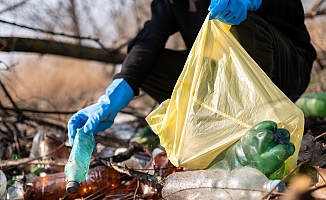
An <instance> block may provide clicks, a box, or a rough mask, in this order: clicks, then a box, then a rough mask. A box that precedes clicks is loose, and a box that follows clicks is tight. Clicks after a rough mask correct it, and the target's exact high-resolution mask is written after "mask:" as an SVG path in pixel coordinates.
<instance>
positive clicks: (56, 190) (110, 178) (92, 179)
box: [24, 165, 121, 200]
mask: <svg viewBox="0 0 326 200" xmlns="http://www.w3.org/2000/svg"><path fill="white" fill-rule="evenodd" d="M66 183H67V182H66V176H65V174H64V172H60V173H55V174H48V175H46V176H45V177H36V178H34V179H32V180H30V181H28V182H27V183H26V184H25V188H26V191H25V194H24V199H25V200H53V199H66V200H71V199H78V198H85V197H87V196H90V195H92V194H95V193H96V196H98V197H99V196H100V195H104V194H105V193H106V192H108V191H112V190H113V189H114V188H116V187H118V186H119V185H120V184H121V179H120V174H119V173H118V172H117V171H115V170H114V169H113V168H110V167H107V166H102V165H100V166H97V167H94V168H91V169H90V170H89V172H88V175H87V177H86V180H85V181H83V182H81V183H80V188H79V190H78V192H77V193H75V194H70V193H67V192H66Z"/></svg>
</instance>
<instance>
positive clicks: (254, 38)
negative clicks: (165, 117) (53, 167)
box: [68, 0, 316, 145]
mask: <svg viewBox="0 0 326 200" xmlns="http://www.w3.org/2000/svg"><path fill="white" fill-rule="evenodd" d="M151 13H152V16H151V19H150V20H148V21H147V22H145V24H144V27H143V28H142V30H141V31H140V32H139V33H138V34H137V36H136V37H135V38H134V39H133V40H132V41H131V42H130V44H129V45H128V50H127V57H126V59H125V60H124V62H123V64H122V69H121V72H120V73H118V74H116V75H115V76H114V79H113V81H112V83H111V84H110V85H109V86H108V87H107V89H106V91H105V94H104V95H102V96H101V97H100V98H99V99H98V101H97V102H96V103H94V104H92V105H90V106H88V107H85V108H83V109H81V110H79V111H78V112H77V113H75V114H74V115H73V116H72V117H71V118H70V120H69V122H68V138H69V143H70V144H71V145H73V141H74V137H75V135H76V129H78V128H83V129H84V131H85V132H86V133H87V132H93V134H94V135H96V134H97V133H98V132H100V131H103V130H105V129H107V128H109V127H110V126H111V125H112V124H113V123H114V119H115V117H116V115H117V113H118V112H119V111H120V110H121V109H123V108H124V107H126V106H127V105H128V104H129V102H130V101H131V100H132V98H133V97H134V96H137V95H138V94H139V89H140V88H141V89H142V90H143V91H145V92H146V93H147V94H149V95H150V96H151V97H152V98H153V99H155V100H156V101H157V102H159V103H160V102H163V101H164V100H166V99H168V98H170V96H171V94H172V91H173V88H174V85H175V83H176V82H177V79H178V77H179V75H180V73H181V71H182V69H183V66H184V64H185V61H186V59H187V55H188V53H189V52H190V49H191V48H192V45H193V43H194V41H195V39H196V37H197V34H198V32H199V30H200V28H201V26H202V24H203V22H204V20H205V18H206V17H207V16H208V14H209V18H210V20H216V19H218V20H220V21H222V22H224V23H226V24H230V25H232V26H231V29H230V31H231V33H232V34H233V35H234V36H235V38H236V39H237V40H238V41H239V43H240V44H241V45H242V46H243V47H244V49H245V50H246V51H247V52H248V53H249V55H250V56H251V57H252V58H253V59H254V60H255V61H256V63H257V64H258V65H259V66H260V67H261V68H262V69H263V70H264V71H265V73H266V74H267V75H268V76H269V77H270V78H271V80H272V81H273V82H274V83H275V85H276V86H277V87H279V88H280V89H281V90H282V91H283V93H284V94H286V95H287V96H288V97H289V98H290V99H291V100H292V101H295V100H296V99H297V98H298V97H299V96H300V95H301V94H302V93H303V92H304V91H305V89H306V87H307V86H308V84H309V81H310V72H311V68H312V64H313V61H314V60H315V58H316V51H315V49H314V47H313V46H312V45H311V43H310V36H309V33H308V31H307V29H306V26H305V23H304V10H303V5H302V2H301V1H300V0H211V1H210V0H153V1H152V3H151ZM176 32H180V34H181V36H182V38H183V40H184V43H185V46H186V50H184V51H173V50H169V49H166V48H165V45H166V42H167V40H168V38H169V37H170V36H171V35H172V34H174V33H176Z"/></svg>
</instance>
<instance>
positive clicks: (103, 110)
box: [68, 0, 176, 145]
mask: <svg viewBox="0 0 326 200" xmlns="http://www.w3.org/2000/svg"><path fill="white" fill-rule="evenodd" d="M170 6H171V5H170V4H169V3H167V2H166V1H160V0H154V1H153V3H152V7H151V8H152V18H151V20H150V21H148V22H146V23H145V25H144V28H143V29H142V30H141V31H140V32H139V34H138V35H137V36H136V37H135V39H134V40H133V41H132V42H131V43H130V45H129V48H128V55H127V58H126V59H125V61H124V63H123V67H122V71H121V73H119V74H117V75H116V76H115V77H114V79H113V81H112V83H111V84H110V85H109V86H108V87H107V89H106V92H105V94H103V95H102V96H101V97H100V98H99V99H98V101H97V102H96V103H94V104H92V105H90V106H88V107H86V108H83V109H81V110H79V111H78V112H77V113H75V114H74V115H73V116H72V117H71V118H70V120H69V122H68V139H69V143H70V145H73V143H74V138H75V136H76V133H77V129H79V128H83V129H84V132H85V133H89V132H92V133H93V134H94V135H96V134H97V133H98V132H100V131H103V130H105V129H107V128H109V127H111V125H112V124H113V123H114V119H115V117H116V115H117V113H118V112H119V111H120V110H121V109H123V108H124V107H126V106H127V105H128V104H129V102H130V101H131V99H132V98H133V97H134V96H135V95H138V93H139V91H138V88H139V87H140V85H141V83H142V82H143V81H144V80H145V78H146V76H147V75H148V73H149V72H150V71H151V67H152V66H153V65H154V64H155V63H156V61H157V60H158V59H159V57H160V54H161V52H162V51H163V49H164V47H165V43H166V41H167V39H168V37H169V36H170V35H171V34H173V33H174V32H175V31H176V30H175V27H174V23H173V22H174V20H173V15H172V12H171V9H170V8H171V7H170Z"/></svg>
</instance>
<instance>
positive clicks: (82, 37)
mask: <svg viewBox="0 0 326 200" xmlns="http://www.w3.org/2000/svg"><path fill="white" fill-rule="evenodd" d="M0 22H1V23H4V24H9V25H13V26H18V27H20V28H25V29H28V30H33V31H37V32H41V33H47V34H51V35H59V36H64V37H69V38H74V39H81V40H92V41H94V42H96V43H97V44H99V45H100V47H101V48H102V49H103V50H104V51H106V52H107V53H108V54H111V53H112V52H114V51H115V50H110V51H109V50H108V49H107V48H105V46H104V45H103V44H102V43H101V42H100V41H99V39H97V38H92V37H84V36H76V35H69V34H65V33H58V32H54V31H46V30H43V29H39V28H32V27H29V26H25V25H22V24H16V23H14V22H8V21H5V20H2V19H0Z"/></svg>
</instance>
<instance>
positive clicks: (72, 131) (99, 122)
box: [68, 78, 134, 146]
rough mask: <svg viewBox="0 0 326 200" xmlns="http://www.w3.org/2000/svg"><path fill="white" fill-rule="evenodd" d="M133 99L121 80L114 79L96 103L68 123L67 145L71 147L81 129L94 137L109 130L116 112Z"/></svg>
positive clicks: (125, 84)
mask: <svg viewBox="0 0 326 200" xmlns="http://www.w3.org/2000/svg"><path fill="white" fill-rule="evenodd" d="M133 97H134V92H133V90H132V89H131V87H130V86H129V85H128V83H127V82H126V81H125V80H124V79H123V78H118V79H114V80H113V81H112V83H111V84H110V85H109V86H108V88H107V89H106V91H105V94H104V95H103V96H101V97H100V98H99V99H98V101H97V103H95V104H93V105H90V106H88V107H86V108H83V109H81V110H79V111H78V112H77V113H75V114H74V115H73V116H72V117H71V118H70V120H69V122H68V139H69V144H70V145H71V146H73V144H74V139H75V136H76V133H77V131H76V130H77V129H78V128H81V127H83V128H84V132H85V133H89V132H93V134H94V136H95V135H96V134H97V133H98V132H100V131H103V130H105V129H107V128H109V127H110V126H111V125H112V124H113V122H114V119H115V117H116V116H117V114H118V112H119V111H120V110H121V109H123V108H124V107H126V106H127V105H128V104H129V102H130V101H131V100H132V98H133Z"/></svg>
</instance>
